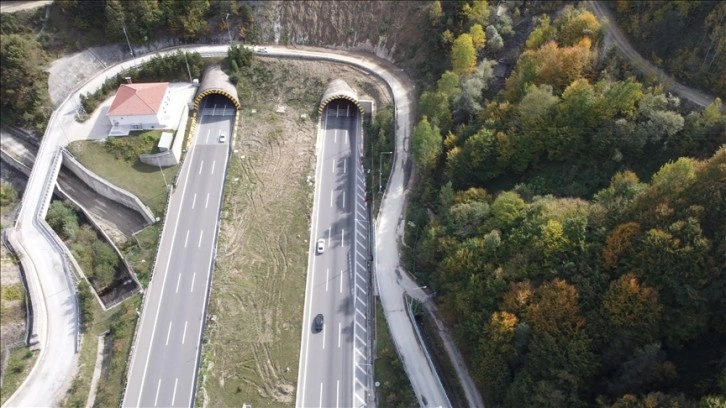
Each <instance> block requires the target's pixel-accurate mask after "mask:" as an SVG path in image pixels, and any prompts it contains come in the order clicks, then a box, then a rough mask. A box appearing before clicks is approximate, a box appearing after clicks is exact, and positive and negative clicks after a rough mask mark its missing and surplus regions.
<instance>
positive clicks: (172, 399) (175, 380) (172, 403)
mask: <svg viewBox="0 0 726 408" xmlns="http://www.w3.org/2000/svg"><path fill="white" fill-rule="evenodd" d="M177 383H179V377H177V378H175V379H174V393H173V394H171V405H174V400H176V385H177Z"/></svg>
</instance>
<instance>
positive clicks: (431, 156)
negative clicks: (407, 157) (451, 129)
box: [411, 116, 441, 170]
mask: <svg viewBox="0 0 726 408" xmlns="http://www.w3.org/2000/svg"><path fill="white" fill-rule="evenodd" d="M411 150H412V152H413V159H414V162H415V163H416V165H417V166H418V167H419V168H420V169H423V170H428V169H431V168H433V166H434V165H435V164H436V160H437V158H438V157H439V155H440V154H441V132H440V131H439V128H438V127H437V126H436V125H434V126H431V124H430V123H429V121H428V119H427V118H426V116H424V117H423V118H422V119H421V121H420V122H419V123H418V125H417V126H416V129H414V131H413V137H412V138H411Z"/></svg>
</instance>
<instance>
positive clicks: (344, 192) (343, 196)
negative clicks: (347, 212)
mask: <svg viewBox="0 0 726 408" xmlns="http://www.w3.org/2000/svg"><path fill="white" fill-rule="evenodd" d="M343 209H345V190H343Z"/></svg>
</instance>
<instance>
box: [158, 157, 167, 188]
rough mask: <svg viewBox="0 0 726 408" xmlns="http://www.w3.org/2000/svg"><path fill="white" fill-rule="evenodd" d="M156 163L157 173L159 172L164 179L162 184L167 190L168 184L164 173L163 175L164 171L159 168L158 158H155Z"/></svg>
mask: <svg viewBox="0 0 726 408" xmlns="http://www.w3.org/2000/svg"><path fill="white" fill-rule="evenodd" d="M156 165H157V166H159V173H161V177H162V178H163V179H164V186H165V187H166V191H169V184H167V182H166V175H164V171H163V170H162V169H161V162H160V161H159V158H158V157H157V158H156Z"/></svg>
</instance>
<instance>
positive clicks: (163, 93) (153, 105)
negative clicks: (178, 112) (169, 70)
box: [106, 82, 172, 134]
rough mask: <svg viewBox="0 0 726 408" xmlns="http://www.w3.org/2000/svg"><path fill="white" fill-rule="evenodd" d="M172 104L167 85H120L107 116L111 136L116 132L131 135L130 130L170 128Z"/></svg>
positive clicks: (157, 83)
mask: <svg viewBox="0 0 726 408" xmlns="http://www.w3.org/2000/svg"><path fill="white" fill-rule="evenodd" d="M169 102H170V101H169V83H168V82H154V83H146V84H123V85H121V86H120V87H119V88H118V91H116V96H115V97H114V99H113V103H112V104H111V107H110V108H109V110H108V112H107V113H106V116H107V117H108V120H109V121H111V125H112V133H113V129H117V130H121V129H123V130H125V131H126V132H125V133H126V134H128V131H130V130H146V129H164V128H168V127H169V126H170V125H171V124H170V123H169V122H170V120H171V119H172V118H171V116H170V112H169V110H170V108H169ZM120 133H124V132H120Z"/></svg>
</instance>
